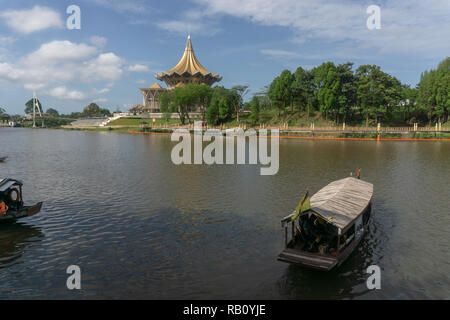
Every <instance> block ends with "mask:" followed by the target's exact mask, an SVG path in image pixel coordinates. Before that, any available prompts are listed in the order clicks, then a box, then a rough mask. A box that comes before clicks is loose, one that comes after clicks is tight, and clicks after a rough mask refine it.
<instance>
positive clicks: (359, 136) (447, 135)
mask: <svg viewBox="0 0 450 320" xmlns="http://www.w3.org/2000/svg"><path fill="white" fill-rule="evenodd" d="M62 129H64V130H83V131H102V132H105V131H106V132H115V133H126V134H152V133H153V134H171V133H172V132H174V131H175V130H177V129H180V127H178V126H175V127H169V126H153V127H151V126H148V127H142V126H141V127H138V126H126V125H123V126H105V127H77V128H71V127H69V126H64V127H62ZM185 129H188V130H189V132H191V133H193V132H194V130H193V129H192V128H189V126H185ZM217 129H219V130H220V128H217ZM244 129H250V128H244ZM253 129H255V131H256V132H257V134H258V135H259V130H260V129H259V128H253ZM272 129H275V128H272ZM371 129H372V130H368V129H367V128H361V131H346V130H342V129H337V128H336V129H334V130H333V129H330V128H315V129H314V130H298V129H292V130H291V129H280V138H287V139H289V138H301V139H330V140H332V139H341V140H405V141H411V140H430V141H436V140H441V141H450V131H434V132H433V131H425V132H419V131H413V130H411V131H405V130H404V129H401V130H400V129H398V131H397V132H396V131H395V130H394V129H392V130H390V131H380V132H378V131H377V128H371ZM384 129H386V128H384ZM225 130H226V129H222V132H223V134H225ZM352 130H354V128H352ZM268 134H269V135H270V128H269V129H268Z"/></svg>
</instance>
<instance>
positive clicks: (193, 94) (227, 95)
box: [159, 83, 245, 124]
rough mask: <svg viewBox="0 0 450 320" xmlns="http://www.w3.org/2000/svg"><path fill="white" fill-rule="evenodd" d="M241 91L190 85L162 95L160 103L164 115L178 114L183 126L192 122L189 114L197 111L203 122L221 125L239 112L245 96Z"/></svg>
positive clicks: (238, 89)
mask: <svg viewBox="0 0 450 320" xmlns="http://www.w3.org/2000/svg"><path fill="white" fill-rule="evenodd" d="M240 90H241V88H236V89H234V90H233V89H232V90H230V89H225V88H224V87H215V88H211V87H209V86H207V85H205V84H196V83H190V84H188V85H186V86H184V87H179V88H175V89H174V90H170V91H167V92H164V93H162V94H161V95H160V96H159V103H160V107H161V111H162V112H163V113H168V112H174V113H178V115H179V116H180V121H181V123H182V124H185V123H186V121H188V122H189V123H191V122H192V121H191V119H190V118H189V113H190V112H194V111H195V110H196V109H198V110H199V111H200V113H201V118H202V120H206V119H207V120H208V123H210V124H219V123H223V122H225V121H228V120H230V119H231V118H232V115H233V113H234V112H235V110H239V108H240V105H241V103H242V98H241V96H239V94H240V93H241V94H243V92H242V91H240ZM244 91H245V90H244Z"/></svg>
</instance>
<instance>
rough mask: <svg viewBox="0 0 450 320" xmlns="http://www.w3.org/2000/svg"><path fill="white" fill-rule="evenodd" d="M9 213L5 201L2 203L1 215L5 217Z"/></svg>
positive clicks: (0, 204)
mask: <svg viewBox="0 0 450 320" xmlns="http://www.w3.org/2000/svg"><path fill="white" fill-rule="evenodd" d="M6 212H8V206H7V205H6V203H5V202H4V201H0V215H4V214H6Z"/></svg>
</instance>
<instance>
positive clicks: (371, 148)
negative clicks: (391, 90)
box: [0, 128, 450, 299]
mask: <svg viewBox="0 0 450 320" xmlns="http://www.w3.org/2000/svg"><path fill="white" fill-rule="evenodd" d="M174 145H175V143H173V142H171V141H170V136H169V135H158V134H147V135H129V134H118V133H110V132H82V131H63V130H47V129H38V130H33V129H20V128H1V129H0V156H2V155H7V156H8V160H7V161H6V162H5V163H0V177H14V178H17V179H21V180H23V182H24V198H25V200H26V201H28V202H29V203H33V202H37V201H44V205H43V209H42V211H41V212H40V213H39V214H38V215H36V216H33V217H29V218H25V219H23V220H20V221H19V222H17V223H10V224H2V225H0V298H11V299H16V298H27V299H34V298H43V299H51V298H62V299H72V298H83V299H98V298H121V299H122V298H123V299H128V298H148V299H423V298H425V299H429V298H437V299H443V298H446V299H449V298H450V278H449V276H450V250H449V249H450V233H449V225H450V215H449V213H450V197H449V195H450V186H449V182H450V143H448V142H441V143H439V142H422V141H420V142H394V141H393V142H390V141H383V142H375V141H361V142H360V141H311V140H294V139H282V140H281V141H280V169H279V172H278V174H276V175H274V176H261V175H260V166H258V165H213V166H208V165H180V166H176V165H174V164H172V162H171V160H170V153H171V150H172V147H173V146H174ZM358 167H359V168H361V176H362V179H364V180H367V181H369V182H371V183H373V184H374V219H373V223H372V225H371V227H370V231H369V233H368V234H367V235H366V236H365V238H364V240H363V241H362V243H361V244H360V246H359V247H358V249H357V250H355V252H354V253H353V254H352V255H351V256H350V257H349V259H348V260H347V261H346V262H345V263H344V264H343V265H342V266H341V267H339V268H338V269H335V270H333V271H331V272H329V273H323V272H320V271H314V270H307V269H303V268H301V267H298V266H295V265H289V264H286V263H283V262H279V261H277V259H276V257H277V255H278V254H279V252H280V251H281V250H282V249H283V246H284V232H283V230H282V229H281V226H280V219H281V218H282V217H284V216H285V215H287V214H289V213H290V212H292V210H293V209H294V208H295V207H296V205H297V204H298V201H299V200H300V197H301V196H302V195H303V193H304V192H305V190H306V189H309V190H310V193H311V194H312V193H314V192H316V191H317V190H319V189H320V188H321V187H323V186H324V185H326V184H327V183H329V182H330V181H332V180H336V179H340V178H343V177H346V176H348V175H349V173H350V172H351V171H353V172H354V171H355V170H356V168H358ZM69 265H78V266H79V267H80V268H81V285H82V289H81V290H68V289H67V287H66V280H67V277H68V276H69V275H68V274H67V273H66V269H67V267H68V266H69ZM370 265H378V266H379V267H380V268H381V289H380V290H371V291H369V290H368V289H367V286H366V280H367V278H368V276H369V275H368V274H367V273H366V270H367V267H368V266H370Z"/></svg>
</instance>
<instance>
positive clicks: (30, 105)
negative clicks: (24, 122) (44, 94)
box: [24, 98, 44, 114]
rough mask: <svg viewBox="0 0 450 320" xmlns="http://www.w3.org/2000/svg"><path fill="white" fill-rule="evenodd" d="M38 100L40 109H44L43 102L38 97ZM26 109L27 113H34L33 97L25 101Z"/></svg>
mask: <svg viewBox="0 0 450 320" xmlns="http://www.w3.org/2000/svg"><path fill="white" fill-rule="evenodd" d="M36 100H37V104H38V106H39V109H40V110H41V111H43V110H44V109H43V108H42V104H41V102H40V101H39V99H36ZM24 111H25V114H29V113H33V98H31V99H30V100H28V101H27V102H26V103H25V110H24Z"/></svg>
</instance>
